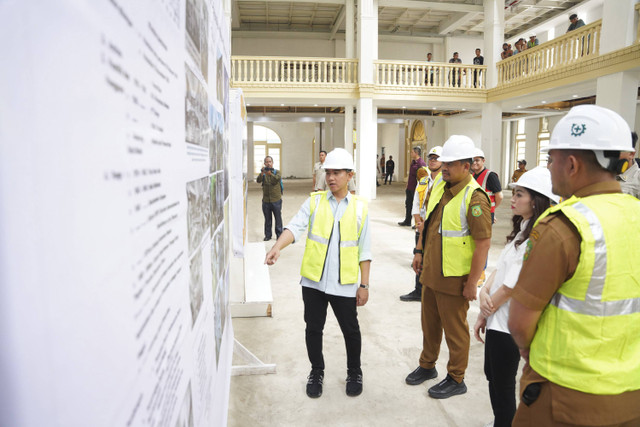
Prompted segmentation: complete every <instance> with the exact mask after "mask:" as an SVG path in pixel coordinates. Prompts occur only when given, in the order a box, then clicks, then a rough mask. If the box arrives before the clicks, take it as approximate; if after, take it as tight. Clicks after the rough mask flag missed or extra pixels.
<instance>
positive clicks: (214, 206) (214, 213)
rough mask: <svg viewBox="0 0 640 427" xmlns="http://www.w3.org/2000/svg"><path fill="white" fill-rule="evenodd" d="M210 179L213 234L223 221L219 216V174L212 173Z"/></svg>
mask: <svg viewBox="0 0 640 427" xmlns="http://www.w3.org/2000/svg"><path fill="white" fill-rule="evenodd" d="M209 179H210V180H211V185H210V186H209V188H210V193H211V194H210V196H209V200H210V203H211V235H212V236H213V234H214V233H215V231H216V229H217V228H218V224H220V221H221V219H220V218H218V206H217V205H218V201H217V199H216V191H217V184H216V182H217V181H218V174H213V175H211V178H209Z"/></svg>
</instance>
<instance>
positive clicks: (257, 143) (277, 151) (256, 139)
mask: <svg viewBox="0 0 640 427" xmlns="http://www.w3.org/2000/svg"><path fill="white" fill-rule="evenodd" d="M266 156H271V158H273V167H274V168H276V169H280V170H282V167H281V164H282V141H281V140H280V136H278V134H277V133H275V132H274V131H273V130H271V129H269V128H267V127H265V126H260V125H254V126H253V173H254V175H257V174H259V173H260V169H262V167H263V166H264V158H265V157H266Z"/></svg>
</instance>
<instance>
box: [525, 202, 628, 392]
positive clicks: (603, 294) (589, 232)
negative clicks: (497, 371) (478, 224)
mask: <svg viewBox="0 0 640 427" xmlns="http://www.w3.org/2000/svg"><path fill="white" fill-rule="evenodd" d="M557 211H562V213H563V214H564V215H565V216H566V217H567V218H568V219H569V220H570V221H571V222H572V223H573V225H575V227H576V228H577V229H578V232H579V233H580V236H581V238H582V242H581V243H580V259H579V262H578V266H577V267H576V271H575V273H574V274H573V276H572V277H571V278H570V279H569V280H567V281H566V282H564V283H563V284H562V285H561V286H560V288H559V289H558V291H557V293H556V294H555V295H554V296H553V297H552V298H551V301H550V302H549V304H548V305H547V307H546V308H545V309H544V311H543V312H542V315H541V316H540V320H539V321H538V328H537V331H536V334H535V335H534V337H533V341H532V343H531V352H530V355H529V360H530V362H529V363H530V364H531V367H532V368H533V369H534V370H535V371H536V372H538V373H539V374H540V375H542V376H543V377H545V378H547V379H548V380H549V381H551V382H553V383H556V384H559V385H561V386H563V387H567V388H571V389H574V390H578V391H581V392H584V393H591V394H598V395H614V394H620V393H624V392H626V391H632V390H638V389H640V263H639V262H638V260H639V259H640V244H639V242H640V201H638V200H637V199H635V198H634V197H632V196H629V195H626V194H621V193H616V194H600V195H595V196H589V197H585V198H577V197H571V198H570V199H568V200H566V201H564V202H563V203H561V204H559V205H557V206H554V207H552V208H550V209H548V210H547V211H546V212H545V213H544V214H543V215H541V216H540V218H539V219H538V221H537V222H536V225H537V223H538V222H539V221H540V220H541V219H542V218H544V217H545V216H547V215H549V214H551V213H554V212H557Z"/></svg>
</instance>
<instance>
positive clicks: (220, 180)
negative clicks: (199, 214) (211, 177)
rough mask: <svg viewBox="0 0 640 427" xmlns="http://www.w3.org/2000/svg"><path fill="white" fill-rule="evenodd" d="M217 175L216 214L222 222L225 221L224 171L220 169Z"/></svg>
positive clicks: (219, 221)
mask: <svg viewBox="0 0 640 427" xmlns="http://www.w3.org/2000/svg"><path fill="white" fill-rule="evenodd" d="M216 175H217V178H216V216H217V219H218V224H220V223H221V222H223V221H224V171H218V172H217V173H216Z"/></svg>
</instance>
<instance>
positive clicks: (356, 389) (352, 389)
mask: <svg viewBox="0 0 640 427" xmlns="http://www.w3.org/2000/svg"><path fill="white" fill-rule="evenodd" d="M346 391H347V396H352V397H353V396H359V395H360V394H361V393H362V374H351V373H347V390H346Z"/></svg>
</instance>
